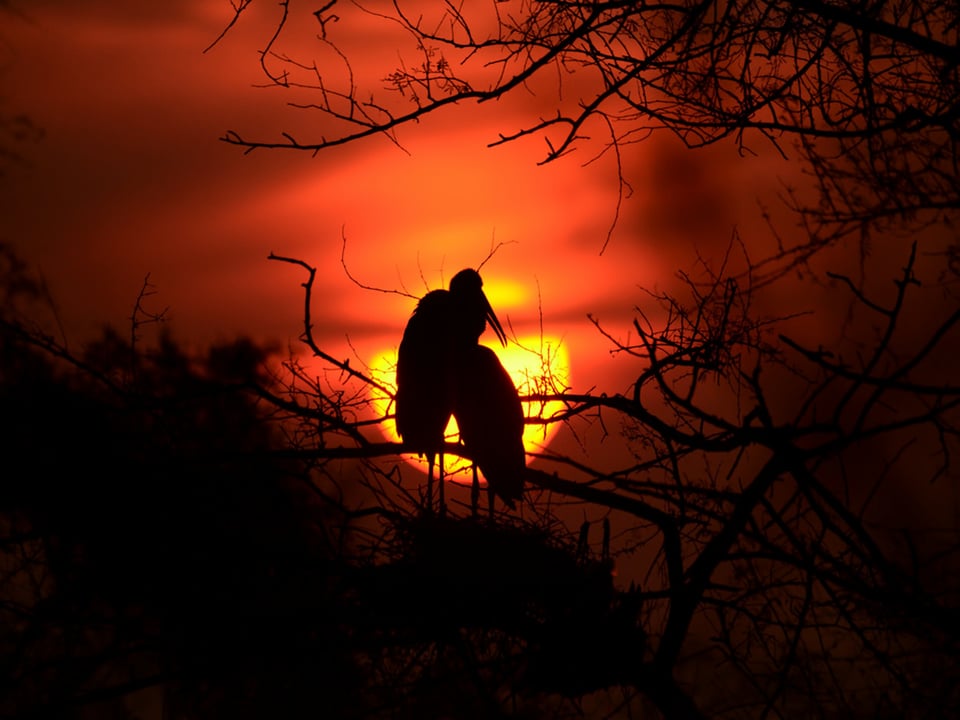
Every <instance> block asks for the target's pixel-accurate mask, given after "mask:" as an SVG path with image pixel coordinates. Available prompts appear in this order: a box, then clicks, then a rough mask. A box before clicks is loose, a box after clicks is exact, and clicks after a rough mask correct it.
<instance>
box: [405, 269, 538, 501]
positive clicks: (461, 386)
mask: <svg viewBox="0 0 960 720" xmlns="http://www.w3.org/2000/svg"><path fill="white" fill-rule="evenodd" d="M488 324H489V325H490V327H491V329H492V330H493V331H494V333H495V334H496V335H497V337H498V338H499V340H500V342H501V343H502V344H503V345H504V346H505V345H506V334H505V333H504V331H503V327H502V326H501V324H500V321H499V320H498V319H497V316H496V313H494V311H493V308H492V307H491V306H490V302H489V301H488V300H487V296H486V295H485V294H484V292H483V280H482V279H481V277H480V274H479V273H478V272H477V271H476V270H472V269H469V268H468V269H465V270H461V271H460V272H458V273H457V274H456V275H454V276H453V279H452V280H451V281H450V289H449V290H433V291H431V292H429V293H427V294H426V295H424V296H423V298H421V299H420V301H419V302H418V303H417V307H416V308H415V309H414V311H413V314H412V315H411V316H410V320H409V321H408V323H407V327H406V329H405V330H404V333H403V339H402V340H401V342H400V350H399V353H398V357H397V406H396V421H397V432H398V434H399V435H400V437H401V438H402V439H403V442H404V444H405V445H406V446H407V449H408V450H410V451H412V452H416V453H419V454H421V455H426V456H427V462H428V466H429V470H428V479H427V498H428V503H430V504H432V485H433V471H434V465H435V462H436V458H437V456H439V457H440V473H439V475H440V505H441V510H442V508H443V444H444V430H445V428H446V426H447V422H448V421H449V420H450V416H451V415H453V416H454V417H456V419H457V425H458V426H459V428H460V439H461V441H462V442H463V444H464V446H465V447H466V449H467V450H468V451H469V452H470V455H471V457H472V458H473V460H474V463H475V464H476V465H477V466H479V468H480V470H481V471H482V472H483V475H484V477H485V478H486V480H487V485H488V488H489V489H490V491H491V493H494V494H496V495H498V496H499V497H500V498H501V499H502V500H503V501H504V502H505V503H506V504H507V505H508V506H510V507H511V508H512V507H515V502H516V500H519V499H520V497H521V495H522V493H523V469H524V465H525V457H524V451H523V409H522V407H521V405H520V398H519V395H518V393H517V389H516V387H515V386H514V384H513V381H512V380H511V379H510V376H509V375H508V374H507V371H506V370H504V368H503V366H502V365H501V364H500V360H499V359H498V358H497V356H496V353H494V352H493V351H492V350H490V349H489V348H486V347H483V346H481V345H479V338H480V335H482V334H483V332H484V330H485V329H486V326H487V325H488ZM492 503H493V498H492V496H491V508H492Z"/></svg>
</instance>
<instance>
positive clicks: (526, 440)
mask: <svg viewBox="0 0 960 720" xmlns="http://www.w3.org/2000/svg"><path fill="white" fill-rule="evenodd" d="M482 344H484V345H487V346H488V347H490V348H492V349H493V350H494V352H496V353H497V356H498V357H499V358H500V362H501V363H502V364H503V366H504V368H506V370H507V372H508V373H510V377H511V378H513V382H514V384H515V385H516V386H517V390H518V391H519V393H520V396H521V397H525V396H529V395H556V394H559V393H561V392H563V391H564V390H565V389H566V388H568V387H569V385H570V360H569V356H568V354H567V349H566V347H565V346H564V345H563V343H562V342H561V341H560V339H559V338H555V337H554V338H543V339H541V338H540V337H539V336H532V337H522V338H518V342H513V341H510V342H509V344H508V345H507V347H505V348H504V347H503V346H501V345H499V344H498V343H497V341H496V340H495V339H494V340H493V341H492V342H491V341H484V342H483V343H482ZM396 365H397V351H396V349H395V348H394V349H390V350H384V351H383V352H381V353H379V354H378V355H377V356H376V357H375V358H374V359H373V360H372V361H371V362H370V372H371V374H372V376H373V377H374V378H375V379H376V380H377V381H379V382H380V383H382V384H383V385H386V386H387V387H390V388H395V387H396ZM372 399H373V405H374V408H375V409H376V412H377V414H378V416H380V417H383V416H385V415H387V414H393V411H394V408H393V406H392V405H391V403H390V398H389V397H384V396H383V395H382V394H380V393H378V392H376V391H373V392H372ZM562 410H563V403H561V402H558V401H555V400H554V401H551V402H540V401H527V402H524V403H523V412H524V415H526V417H528V418H549V417H551V416H552V415H553V414H555V413H558V412H560V411H562ZM380 427H381V429H382V432H383V434H384V436H385V437H386V439H388V440H391V441H393V442H400V436H399V435H397V426H396V423H394V421H393V419H390V420H385V421H384V422H383V423H382V424H381V425H380ZM557 429H558V428H557V424H556V423H554V424H550V425H540V424H530V423H528V424H527V425H526V426H525V427H524V430H523V445H524V447H525V448H526V450H527V452H532V451H536V450H537V449H538V448H540V447H542V446H545V445H546V444H547V443H548V442H549V441H550V439H551V438H552V437H553V435H554V434H555V433H556V432H557ZM458 433H459V431H458V429H457V423H456V421H455V420H453V419H451V420H450V424H449V425H447V431H446V435H447V440H448V442H456V441H457V437H458ZM404 457H405V458H406V459H408V460H409V461H410V462H411V463H415V464H418V465H419V466H420V467H422V468H423V469H424V470H425V469H426V467H427V463H426V460H424V459H420V458H418V457H417V456H416V455H405V456H404ZM445 466H446V472H447V473H451V472H455V471H456V470H457V469H459V468H462V467H464V464H463V463H457V462H456V461H455V460H454V461H453V462H452V463H445Z"/></svg>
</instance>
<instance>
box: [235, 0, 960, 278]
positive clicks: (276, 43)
mask: <svg viewBox="0 0 960 720" xmlns="http://www.w3.org/2000/svg"><path fill="white" fill-rule="evenodd" d="M251 5H252V1H251V0H247V1H246V2H241V3H237V4H235V5H234V10H235V17H234V18H233V20H232V22H231V23H230V24H231V26H232V25H233V23H235V22H236V21H237V20H238V19H239V18H240V16H241V15H242V13H243V12H244V11H245V10H247V9H248V8H249V7H250V6H251ZM371 26H376V27H377V29H378V31H379V32H384V33H389V32H391V30H393V31H396V35H395V36H394V37H395V38H396V41H395V42H396V52H397V54H398V55H399V57H400V60H399V61H397V60H396V59H395V58H396V55H389V56H384V58H385V59H383V60H380V59H379V56H376V57H377V62H382V63H384V64H382V65H380V66H378V67H377V68H376V69H375V70H373V71H371V70H370V69H369V68H367V67H360V66H359V65H360V63H359V62H358V63H356V65H357V66H356V67H355V66H354V64H352V63H351V60H357V61H359V59H360V58H363V61H364V64H365V65H366V64H369V63H370V62H371V60H370V53H369V52H366V51H364V50H361V49H359V48H358V46H357V45H356V44H355V41H356V38H357V37H365V36H366V34H367V33H368V28H369V27H371ZM304 29H310V30H312V33H313V35H315V41H314V43H313V44H312V45H304V42H303V40H302V37H303V36H302V34H301V32H300V31H302V30H304ZM958 32H960V16H958V10H957V6H956V4H955V3H941V2H936V1H935V0H904V1H897V2H885V1H883V0H880V1H878V2H860V1H856V2H855V1H853V0H842V1H840V2H822V1H821V0H803V1H802V2H792V1H790V2H787V1H780V0H728V1H726V2H716V1H715V0H684V1H683V2H678V3H671V4H662V3H653V4H650V3H642V2H615V1H607V0H601V1H598V2H565V1H559V2H558V1H556V0H519V1H518V2H510V3H502V2H491V3H485V4H480V5H476V4H471V5H469V6H467V5H457V4H451V3H443V2H416V3H413V2H411V3H405V2H398V3H393V4H392V5H391V6H390V7H388V8H381V7H379V6H369V7H368V6H366V5H365V4H363V3H346V2H339V3H338V2H337V1H336V0H333V2H328V3H326V4H324V5H323V6H322V7H319V8H310V9H304V10H301V9H299V8H296V7H291V6H290V4H289V3H287V2H281V3H280V9H279V11H278V15H277V21H276V27H275V28H274V29H272V30H270V31H269V32H268V36H269V40H268V42H267V43H266V46H265V47H264V48H263V50H262V52H261V65H262V68H263V72H264V74H265V75H266V77H267V79H268V81H269V82H270V83H272V84H274V85H276V86H279V87H282V88H285V89H286V91H287V92H288V95H289V100H290V101H291V103H292V104H293V105H294V106H297V107H302V108H303V109H304V110H305V111H312V112H316V113H319V117H318V119H317V128H318V130H317V132H316V134H315V135H314V136H313V137H310V138H308V139H304V138H303V137H294V135H293V134H290V133H283V134H282V137H281V138H278V139H275V140H273V139H263V138H252V139H251V138H250V137H248V136H247V135H246V134H245V133H243V132H239V131H230V132H228V133H226V134H225V135H224V137H223V139H224V140H225V141H226V142H228V143H233V144H236V145H239V146H242V147H244V148H247V149H248V150H252V149H255V148H293V149H300V150H305V151H308V152H316V151H318V150H322V149H325V148H329V147H333V146H336V145H341V144H344V143H352V142H356V141H359V140H361V139H363V138H366V137H369V136H373V135H385V136H386V137H388V138H389V139H390V140H392V141H393V142H396V143H400V142H402V135H401V131H402V130H403V129H404V128H406V127H407V126H410V125H413V124H415V123H417V122H418V121H419V120H421V119H422V118H424V117H425V116H427V115H431V114H434V113H438V112H445V111H448V110H449V109H450V107H451V106H454V105H464V104H473V103H485V102H490V101H498V102H503V101H506V100H509V99H510V98H511V97H513V96H515V95H522V96H524V97H529V95H530V94H531V93H532V94H534V95H535V96H536V102H535V103H531V102H529V101H526V102H524V103H522V104H521V105H520V106H519V107H518V108H517V112H518V113H519V114H520V117H521V120H520V122H521V123H522V124H521V125H520V126H519V127H515V128H504V129H503V131H502V132H501V133H500V135H499V137H497V138H495V139H493V140H492V142H491V144H492V145H497V144H501V143H508V142H511V141H513V140H515V139H517V138H521V137H525V136H531V135H534V136H540V137H543V139H544V141H545V143H546V150H545V155H544V162H550V161H552V160H555V159H556V158H559V157H562V156H563V155H565V154H567V153H568V152H570V151H572V150H574V149H575V148H577V147H578V146H584V145H587V146H588V147H589V146H590V145H591V144H592V145H593V147H592V149H591V150H590V152H591V154H595V153H596V152H604V151H609V152H611V153H615V154H616V157H617V163H618V167H620V150H621V149H623V148H626V147H627V146H628V145H630V144H632V143H636V142H640V141H642V140H643V139H645V138H647V137H648V136H649V135H650V134H652V133H654V132H660V131H665V132H668V133H671V134H673V135H675V136H677V137H678V138H680V139H681V140H682V141H683V142H684V143H685V144H686V145H687V146H689V147H692V148H693V147H701V146H704V145H709V144H712V143H715V142H718V141H721V140H725V139H730V140H731V141H733V142H735V143H736V144H737V145H738V146H739V147H740V148H741V150H742V151H743V152H760V151H762V150H764V149H765V148H767V149H770V150H773V151H774V152H776V153H780V154H783V155H795V156H796V157H798V158H800V159H801V160H802V161H803V162H805V167H806V168H807V169H808V171H809V172H810V174H811V176H812V177H813V179H814V181H815V184H816V186H817V188H818V190H819V193H818V195H817V197H815V198H809V197H805V196H803V195H802V194H801V195H797V196H794V197H792V198H790V200H789V201H790V202H791V203H792V204H793V205H794V207H795V208H796V209H798V210H799V211H800V212H801V213H802V214H803V216H804V218H805V222H806V223H807V226H808V230H809V232H808V233H807V234H806V235H805V237H804V239H803V240H802V241H800V242H799V243H797V244H796V245H791V246H789V247H785V248H782V252H781V256H780V259H781V260H786V261H788V262H787V266H788V267H789V266H791V265H794V264H796V263H799V262H802V261H803V260H805V259H806V258H807V257H809V256H810V254H811V253H814V252H816V251H817V250H818V249H821V248H823V247H824V246H826V245H829V244H831V243H833V242H834V241H836V239H837V238H839V237H842V236H844V235H847V234H849V233H851V232H854V233H863V232H868V231H870V230H876V229H881V230H888V229H890V228H891V227H895V228H898V229H902V227H903V226H904V224H905V223H908V224H909V225H910V226H911V227H921V226H924V225H926V224H928V223H938V222H941V221H942V220H943V219H944V218H945V217H953V218H955V214H956V210H957V209H958V205H960V196H958V193H957V188H958V184H957V182H956V163H957V158H958V152H960V146H958V140H960V70H958V67H960V46H958ZM288 37H289V40H288ZM511 107H512V106H511ZM524 118H525V119H524ZM598 138H606V139H607V140H598ZM597 143H599V147H598V146H597ZM625 180H626V178H624V177H623V176H622V177H621V193H622V192H623V191H624V190H625V189H626V187H627V185H626V184H625ZM780 265H781V266H780V267H778V268H777V273H775V274H779V272H782V271H783V269H784V268H783V267H782V263H781V264H780Z"/></svg>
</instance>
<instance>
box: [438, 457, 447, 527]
mask: <svg viewBox="0 0 960 720" xmlns="http://www.w3.org/2000/svg"><path fill="white" fill-rule="evenodd" d="M439 476H440V492H439V495H440V517H445V516H446V514H447V503H446V500H445V499H444V487H443V486H444V485H446V479H445V478H444V476H443V451H442V450H441V451H440V472H439Z"/></svg>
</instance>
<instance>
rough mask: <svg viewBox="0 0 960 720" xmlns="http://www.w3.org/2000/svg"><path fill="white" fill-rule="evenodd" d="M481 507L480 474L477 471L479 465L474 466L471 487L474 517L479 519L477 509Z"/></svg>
mask: <svg viewBox="0 0 960 720" xmlns="http://www.w3.org/2000/svg"><path fill="white" fill-rule="evenodd" d="M479 505H480V474H479V472H478V471H477V464H476V463H474V464H473V484H472V485H471V486H470V508H471V510H472V511H473V517H474V518H476V517H477V507H478V506H479Z"/></svg>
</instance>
